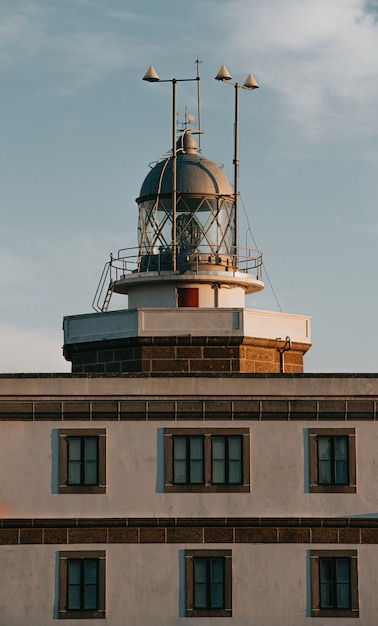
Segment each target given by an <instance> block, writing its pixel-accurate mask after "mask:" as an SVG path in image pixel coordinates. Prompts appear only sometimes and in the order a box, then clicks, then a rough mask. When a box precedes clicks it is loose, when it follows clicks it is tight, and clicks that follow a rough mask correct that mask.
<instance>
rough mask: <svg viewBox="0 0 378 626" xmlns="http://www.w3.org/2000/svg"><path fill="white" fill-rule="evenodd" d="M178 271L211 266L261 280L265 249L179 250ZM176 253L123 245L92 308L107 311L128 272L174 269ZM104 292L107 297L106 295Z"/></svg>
mask: <svg viewBox="0 0 378 626" xmlns="http://www.w3.org/2000/svg"><path fill="white" fill-rule="evenodd" d="M176 256H177V273H180V272H182V271H188V270H190V271H191V272H194V273H195V274H199V273H202V274H203V273H204V272H206V271H211V267H213V268H218V270H219V269H222V270H223V271H226V272H229V273H230V274H235V273H236V272H237V273H244V274H248V273H249V272H250V271H253V270H254V271H255V272H256V278H257V280H261V274H262V266H263V260H262V252H260V251H259V250H256V249H254V248H243V247H239V248H238V249H237V253H236V254H228V253H226V252H219V251H213V250H212V249H211V248H210V247H208V248H207V250H204V251H199V250H198V251H196V252H191V253H187V251H185V252H182V251H181V250H180V248H178V249H177V255H176ZM172 259H173V254H172V251H171V250H160V251H157V252H156V251H155V250H151V251H149V250H143V251H142V252H141V251H140V249H139V248H136V247H134V248H121V249H120V250H118V253H117V256H113V254H111V255H110V260H109V261H107V262H106V263H105V266H104V269H103V270H102V274H101V277H100V280H99V283H98V286H97V289H96V293H95V295H94V298H93V301H92V308H93V309H94V310H95V311H98V312H104V311H107V309H108V306H109V302H110V299H111V295H112V293H113V287H114V284H115V283H116V282H117V281H118V280H121V279H122V278H125V277H126V276H127V275H128V274H136V273H140V274H144V273H146V272H154V273H158V274H160V273H162V272H167V271H168V272H172V271H173V262H172ZM104 293H105V296H104Z"/></svg>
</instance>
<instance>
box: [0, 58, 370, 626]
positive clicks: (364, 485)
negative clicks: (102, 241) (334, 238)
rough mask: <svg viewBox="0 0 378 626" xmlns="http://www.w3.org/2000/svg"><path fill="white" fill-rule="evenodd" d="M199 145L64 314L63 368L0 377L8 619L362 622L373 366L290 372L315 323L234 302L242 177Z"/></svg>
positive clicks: (1, 607)
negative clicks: (90, 306) (84, 306)
mask: <svg viewBox="0 0 378 626" xmlns="http://www.w3.org/2000/svg"><path fill="white" fill-rule="evenodd" d="M221 69H222V72H220V73H219V74H218V78H219V77H220V80H229V78H231V77H230V76H229V74H228V72H227V71H226V68H221ZM146 76H147V77H148V78H147V80H153V81H156V80H158V77H157V75H156V72H154V70H153V68H150V69H149V71H148V73H147V74H146ZM244 86H245V87H246V88H248V89H253V88H256V87H257V84H256V82H255V81H254V79H253V77H251V76H250V77H249V78H248V80H247V82H246V84H245V85H244ZM239 87H240V85H238V84H235V89H236V91H237V90H238V88H239ZM174 119H175V117H174ZM195 134H196V133H195V131H193V129H190V128H189V127H188V125H187V124H186V125H185V128H184V129H183V132H182V133H181V135H180V136H179V138H178V140H177V144H176V133H174V142H173V146H172V150H171V153H170V155H169V156H168V157H166V156H165V157H164V158H162V159H160V160H158V161H157V162H156V164H155V165H154V166H153V167H152V169H151V171H150V172H149V173H148V175H147V177H146V178H145V180H144V182H143V184H142V187H141V190H140V194H139V197H138V199H137V204H138V215H139V221H138V237H139V240H138V248H137V250H136V251H132V250H123V251H120V252H119V253H118V254H117V255H116V256H115V257H113V256H111V258H110V261H109V262H108V263H107V264H106V265H105V268H104V272H103V275H102V278H101V281H100V285H99V289H98V292H97V294H96V296H95V300H94V308H95V309H96V312H95V313H91V314H86V315H75V316H70V317H66V318H65V319H64V348H63V351H64V356H65V358H66V359H68V360H69V361H71V363H72V374H36V375H5V374H4V375H0V432H1V436H0V469H1V471H0V566H1V573H2V579H1V584H0V624H1V625H2V626H26V624H27V625H28V626H47V625H48V624H51V623H53V622H54V621H55V620H59V619H64V620H67V623H71V624H75V625H78V624H88V622H89V620H94V619H103V620H104V621H105V623H107V624H109V626H124V625H126V624H127V625H128V626H145V625H146V624H151V625H153V626H178V625H179V624H183V623H186V622H187V623H188V624H201V625H202V626H206V625H210V624H214V623H217V624H221V623H222V624H223V623H224V622H225V621H226V620H227V623H233V624H235V626H246V625H247V624H248V625H249V624H250V625H254V626H304V625H305V624H308V625H310V624H314V625H320V624H324V625H326V624H331V623H332V624H333V623H335V619H336V620H337V619H338V620H339V623H340V624H342V623H345V620H347V623H348V624H351V625H352V624H354V623H355V624H359V625H360V626H372V625H373V624H375V623H376V620H377V614H378V600H377V594H376V592H375V590H376V587H377V584H378V547H377V546H378V481H377V480H376V477H377V470H378V467H377V454H376V451H377V449H378V426H377V424H378V416H377V410H378V375H363V374H351V375H337V374H335V375H330V374H325V375H321V374H320V375H314V374H305V373H303V370H304V357H305V354H306V352H307V350H308V349H309V348H310V346H311V318H310V317H309V316H304V315H296V314H291V313H282V312H281V313H277V312H272V311H262V310H258V309H253V310H252V309H248V308H246V306H245V296H246V294H249V293H257V292H259V291H260V290H261V289H263V287H264V283H263V281H262V257H261V253H260V252H259V251H256V250H251V249H246V250H244V251H242V249H241V248H240V247H239V246H238V240H237V239H238V238H237V232H238V230H239V226H238V215H237V197H238V193H237V189H236V180H237V171H236V169H235V185H234V189H232V186H231V185H230V183H229V181H228V179H227V177H226V176H225V174H224V172H223V170H222V169H221V168H220V167H219V166H218V165H216V163H215V162H213V161H210V160H208V159H206V158H205V157H204V156H203V155H202V153H201V152H200V151H199V150H198V149H197V144H196V140H195V137H194V135H195ZM234 157H235V158H234V164H235V168H236V167H237V163H238V159H237V154H235V155H234ZM114 292H116V293H120V294H125V296H126V295H127V296H128V308H125V309H122V310H119V311H111V310H108V309H109V303H110V301H111V297H112V294H113V293H114ZM125 302H126V297H125ZM228 620H230V621H228Z"/></svg>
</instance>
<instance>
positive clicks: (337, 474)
mask: <svg viewBox="0 0 378 626" xmlns="http://www.w3.org/2000/svg"><path fill="white" fill-rule="evenodd" d="M310 491H311V492H313V493H355V492H356V435H355V429H354V428H312V429H310Z"/></svg>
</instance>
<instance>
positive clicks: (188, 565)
mask: <svg viewBox="0 0 378 626" xmlns="http://www.w3.org/2000/svg"><path fill="white" fill-rule="evenodd" d="M185 588H186V594H185V595H186V617H232V552H231V550H186V551H185Z"/></svg>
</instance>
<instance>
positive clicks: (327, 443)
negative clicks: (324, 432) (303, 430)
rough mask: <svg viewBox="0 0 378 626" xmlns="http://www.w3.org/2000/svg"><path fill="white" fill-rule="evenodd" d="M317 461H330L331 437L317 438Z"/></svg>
mask: <svg viewBox="0 0 378 626" xmlns="http://www.w3.org/2000/svg"><path fill="white" fill-rule="evenodd" d="M318 453H319V461H330V460H331V458H332V447H331V437H318Z"/></svg>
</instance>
